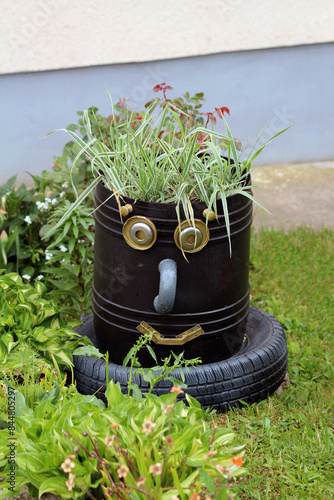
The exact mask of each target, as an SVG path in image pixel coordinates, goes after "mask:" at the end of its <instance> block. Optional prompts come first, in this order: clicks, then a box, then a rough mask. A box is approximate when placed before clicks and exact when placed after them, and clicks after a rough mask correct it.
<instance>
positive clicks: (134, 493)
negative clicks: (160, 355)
mask: <svg viewBox="0 0 334 500" xmlns="http://www.w3.org/2000/svg"><path fill="white" fill-rule="evenodd" d="M8 387H9V386H8ZM54 389H55V391H54V392H53V393H52V394H51V392H49V395H48V396H47V397H46V394H44V396H43V397H41V398H40V400H39V401H36V400H35V403H34V405H33V407H29V406H28V405H27V404H26V403H25V400H24V397H23V399H22V398H21V396H19V394H21V393H20V391H18V390H15V400H16V401H17V402H18V403H17V406H16V408H17V410H18V414H17V417H16V423H15V425H16V428H15V437H16V438H17V441H16V449H15V453H16V458H15V460H16V471H15V472H16V491H21V489H22V488H23V487H24V485H28V486H29V491H30V494H31V495H32V496H38V497H40V496H41V495H42V494H43V493H45V492H53V493H55V494H59V495H61V497H62V498H64V499H65V498H69V499H70V498H83V496H84V495H87V494H89V497H90V498H97V499H100V498H101V499H102V498H119V499H127V498H133V499H142V500H146V499H148V498H152V499H157V500H158V499H164V500H168V499H169V500H170V499H173V498H174V499H175V498H180V499H187V498H192V499H194V498H197V497H198V495H201V496H204V495H205V494H206V495H208V496H211V498H218V499H223V498H227V496H232V495H233V486H234V485H235V484H236V483H237V482H238V480H237V479H236V478H239V477H241V476H242V475H244V474H245V473H246V470H245V469H243V468H242V462H243V459H242V455H243V451H242V448H243V447H242V446H235V445H233V440H234V433H233V432H230V431H229V430H227V429H225V428H222V427H220V428H218V427H211V426H210V424H209V423H208V422H207V421H206V420H205V419H204V418H203V411H202V409H201V408H200V406H199V404H198V403H197V402H196V401H195V400H194V399H193V398H191V397H189V396H187V400H188V406H186V405H185V404H184V402H183V401H177V395H178V392H179V391H180V390H181V389H178V390H177V391H176V392H173V393H172V394H166V395H164V396H161V397H157V396H154V395H152V394H147V395H146V396H145V397H144V398H142V399H137V398H134V397H131V396H127V395H124V394H122V393H121V390H120V389H119V387H118V386H117V385H115V384H114V383H113V382H110V383H109V385H108V389H107V398H108V407H107V408H105V407H104V404H103V403H102V402H101V401H99V400H97V399H96V398H95V397H94V396H82V395H80V394H78V393H77V392H76V390H75V388H74V386H70V387H66V386H62V387H61V389H60V390H59V393H58V392H57V386H56V385H55V386H54ZM6 390H7V392H8V389H6ZM52 390H53V389H52ZM4 396H5V397H6V394H4ZM11 437H12V435H11V434H10V431H9V429H3V430H2V432H1V434H0V450H1V460H0V468H1V471H2V472H1V475H2V476H4V477H6V474H7V473H8V471H9V470H10V469H9V468H10V463H8V459H7V458H6V455H7V453H8V451H7V450H8V447H7V445H8V442H9V440H10V439H11ZM55 449H57V453H54V450H55ZM3 487H6V484H5V485H4V486H3ZM5 494H6V495H7V494H9V496H13V494H14V492H12V491H8V493H7V490H5ZM196 495H197V496H196ZM199 498H200V497H199Z"/></svg>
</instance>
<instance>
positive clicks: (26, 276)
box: [22, 274, 31, 281]
mask: <svg viewBox="0 0 334 500" xmlns="http://www.w3.org/2000/svg"><path fill="white" fill-rule="evenodd" d="M22 278H23V279H24V280H27V281H29V280H31V276H29V274H23V275H22Z"/></svg>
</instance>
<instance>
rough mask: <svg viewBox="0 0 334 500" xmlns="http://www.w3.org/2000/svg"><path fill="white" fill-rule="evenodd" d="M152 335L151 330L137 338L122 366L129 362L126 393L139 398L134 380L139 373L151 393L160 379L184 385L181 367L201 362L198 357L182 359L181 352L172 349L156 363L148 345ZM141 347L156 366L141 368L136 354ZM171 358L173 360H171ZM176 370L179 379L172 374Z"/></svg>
mask: <svg viewBox="0 0 334 500" xmlns="http://www.w3.org/2000/svg"><path fill="white" fill-rule="evenodd" d="M152 336H153V332H152V333H150V334H144V335H141V336H140V337H139V339H138V340H137V342H136V343H135V344H134V346H133V347H132V348H131V349H130V351H129V352H128V354H127V355H126V357H125V358H124V361H123V368H125V367H126V366H127V365H128V363H130V375H129V382H128V395H130V394H131V393H132V395H133V396H135V397H139V398H141V397H142V394H141V392H140V390H139V388H138V385H137V384H136V383H135V382H134V379H135V376H136V375H139V374H141V375H142V377H143V380H145V381H146V382H148V383H149V384H150V389H149V394H151V392H152V390H153V388H154V387H155V386H156V385H157V384H158V383H159V382H160V381H161V380H166V381H167V380H168V381H170V382H171V383H172V384H174V386H175V385H176V386H178V387H186V384H185V383H184V380H185V377H184V372H183V370H182V369H181V368H182V367H184V368H186V369H187V368H188V366H196V365H198V364H200V363H201V362H202V361H201V359H200V358H199V357H198V358H195V359H184V357H183V355H184V353H183V352H181V353H180V354H179V355H178V356H177V355H176V354H174V353H173V351H171V353H170V355H169V356H167V357H166V358H164V359H162V360H161V363H162V364H158V360H157V357H156V354H155V352H154V350H153V349H152V347H151V346H150V345H149V344H150V342H151V341H152ZM143 348H146V349H147V350H148V351H149V353H150V355H151V356H152V358H153V360H154V361H155V362H156V363H157V365H156V366H153V367H151V368H147V367H145V368H143V367H142V366H141V364H140V362H139V359H138V356H137V355H138V352H139V351H140V350H141V349H143ZM172 360H173V362H171V361H172ZM176 371H178V372H179V374H180V377H181V381H180V380H179V379H176V378H175V377H174V376H173V373H175V372H176Z"/></svg>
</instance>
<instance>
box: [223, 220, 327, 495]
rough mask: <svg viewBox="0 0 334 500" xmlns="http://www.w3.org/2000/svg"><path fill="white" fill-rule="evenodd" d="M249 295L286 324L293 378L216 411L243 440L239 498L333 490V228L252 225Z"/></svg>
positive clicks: (318, 492)
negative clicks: (256, 399)
mask: <svg viewBox="0 0 334 500" xmlns="http://www.w3.org/2000/svg"><path fill="white" fill-rule="evenodd" d="M250 283H251V297H252V299H251V302H252V305H254V306H256V307H259V308H260V309H263V310H264V311H267V312H269V313H271V314H273V315H274V316H275V317H276V318H277V319H278V320H279V321H280V322H281V323H282V324H283V326H284V329H285V332H286V336H287V340H288V352H289V357H288V359H289V364H288V373H289V376H290V379H291V385H290V387H289V388H288V390H287V391H286V392H285V393H284V394H281V395H277V394H275V395H273V396H272V397H270V398H269V399H268V400H265V401H262V402H261V403H259V404H255V405H251V406H248V407H244V408H242V409H236V410H233V411H230V412H228V413H227V414H225V415H220V416H219V415H217V419H218V420H220V421H221V423H222V424H223V423H224V424H227V425H229V426H230V427H231V428H233V429H234V430H235V431H236V432H237V434H238V439H239V440H240V442H244V443H245V442H246V449H245V457H246V463H245V465H246V467H247V468H248V470H249V471H250V475H249V476H248V477H247V478H245V479H244V481H242V482H241V483H240V484H239V485H238V494H239V498H240V499H253V498H254V499H261V500H262V499H274V498H275V499H277V498H280V499H285V498H286V499H298V500H299V499H327V498H334V368H333V367H334V361H333V360H334V356H333V354H334V307H333V306H334V232H332V231H329V230H326V229H323V230H321V231H319V232H314V231H313V230H312V229H307V228H298V229H295V230H293V231H290V232H289V233H287V234H286V233H284V232H283V231H271V230H270V231H269V230H266V231H261V232H254V233H253V235H252V245H251V266H250Z"/></svg>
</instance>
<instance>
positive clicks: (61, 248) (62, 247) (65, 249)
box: [59, 245, 67, 252]
mask: <svg viewBox="0 0 334 500" xmlns="http://www.w3.org/2000/svg"><path fill="white" fill-rule="evenodd" d="M59 250H60V251H61V252H67V248H66V247H65V245H60V247H59Z"/></svg>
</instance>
